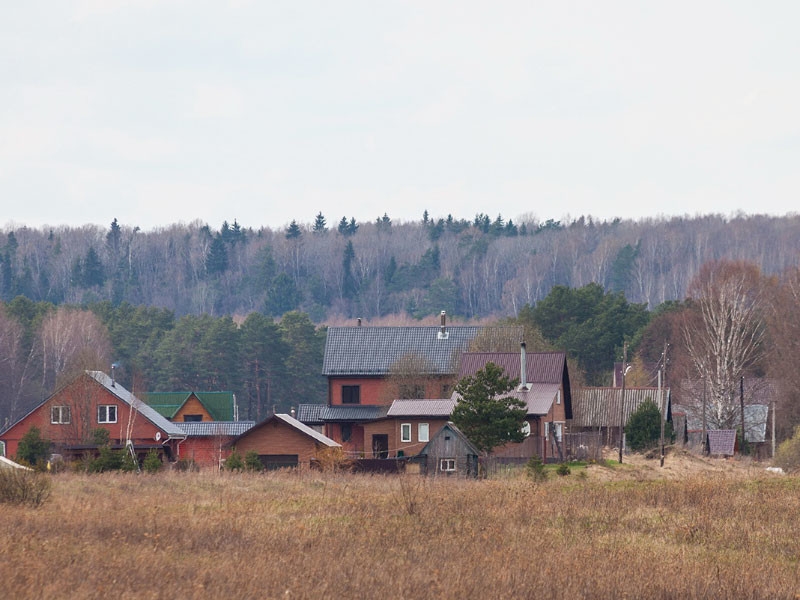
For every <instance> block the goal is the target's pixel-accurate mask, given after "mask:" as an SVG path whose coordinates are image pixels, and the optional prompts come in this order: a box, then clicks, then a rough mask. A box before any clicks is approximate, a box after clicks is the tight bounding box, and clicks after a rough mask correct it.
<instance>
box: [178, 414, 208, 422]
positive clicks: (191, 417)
mask: <svg viewBox="0 0 800 600" xmlns="http://www.w3.org/2000/svg"><path fill="white" fill-rule="evenodd" d="M202 420H203V415H183V422H184V423H197V422H198V421H202Z"/></svg>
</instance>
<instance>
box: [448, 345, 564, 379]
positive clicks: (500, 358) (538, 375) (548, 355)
mask: <svg viewBox="0 0 800 600" xmlns="http://www.w3.org/2000/svg"><path fill="white" fill-rule="evenodd" d="M490 362H491V363H494V364H496V365H497V366H498V367H502V369H503V370H504V371H505V372H506V375H508V377H511V378H512V379H520V380H521V377H520V374H521V372H522V369H521V365H522V361H521V356H520V353H519V352H465V353H464V354H463V355H462V356H461V366H460V368H459V370H458V376H459V378H461V377H466V376H468V375H475V373H477V372H478V371H480V370H481V369H483V368H484V367H485V366H486V364H487V363H490ZM566 362H567V354H566V353H565V352H527V353H526V354H525V373H526V381H527V382H528V383H557V384H560V383H561V382H562V380H563V378H564V369H565V366H566Z"/></svg>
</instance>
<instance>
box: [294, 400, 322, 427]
mask: <svg viewBox="0 0 800 600" xmlns="http://www.w3.org/2000/svg"><path fill="white" fill-rule="evenodd" d="M324 408H327V407H326V406H325V405H324V404H298V405H297V420H298V421H300V422H301V423H305V424H306V425H322V424H323V423H324V421H323V420H322V417H321V416H320V414H321V413H322V409H324Z"/></svg>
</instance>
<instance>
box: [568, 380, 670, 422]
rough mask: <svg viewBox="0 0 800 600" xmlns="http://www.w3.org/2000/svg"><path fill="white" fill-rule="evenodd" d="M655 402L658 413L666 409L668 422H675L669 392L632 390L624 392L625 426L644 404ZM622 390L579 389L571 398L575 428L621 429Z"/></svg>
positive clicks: (666, 389)
mask: <svg viewBox="0 0 800 600" xmlns="http://www.w3.org/2000/svg"><path fill="white" fill-rule="evenodd" d="M648 399H650V400H652V401H653V402H654V403H655V405H656V406H658V408H659V410H661V411H662V413H663V411H664V409H665V406H666V416H667V420H668V421H669V420H671V419H672V407H671V403H670V390H669V388H662V390H661V395H660V396H659V391H658V388H652V387H633V388H625V405H624V407H623V408H624V414H623V418H624V422H625V423H627V422H628V419H630V416H631V414H633V413H634V412H635V411H636V409H638V408H639V406H641V404H642V403H643V402H644V401H645V400H648ZM621 400H622V388H611V387H589V388H578V389H577V390H575V392H574V393H573V394H572V422H571V425H572V426H573V427H618V426H619V414H620V405H619V403H620V401H621Z"/></svg>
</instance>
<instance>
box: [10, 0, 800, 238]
mask: <svg viewBox="0 0 800 600" xmlns="http://www.w3.org/2000/svg"><path fill="white" fill-rule="evenodd" d="M798 23H800V3H797V2H794V1H785V2H781V1H777V0H776V1H774V2H769V3H762V2H736V1H732V0H725V1H719V2H713V1H706V2H703V1H700V2H697V1H673V2H658V3H656V2H641V1H640V0H636V1H630V2H613V1H609V2H597V1H586V2H573V1H566V0H559V1H557V2H553V1H547V2H544V1H542V2H537V1H531V0H525V1H520V2H473V1H465V0H461V1H458V2H430V1H425V2H391V1H380V2H375V1H374V0H367V1H363V2H349V1H341V2H338V1H337V2H330V1H324V2H306V1H302V0H289V1H285V2H283V1H281V2H277V1H271V2H268V1H253V2H247V1H230V2H222V1H216V2H203V1H197V0H192V1H178V0H175V1H168V0H156V1H152V2H150V1H141V2H137V1H123V0H83V1H68V0H59V1H58V2H52V1H38V0H30V1H25V2H5V3H4V7H3V18H2V22H0V54H2V56H3V59H2V60H0V227H4V226H8V225H9V224H16V225H29V226H35V227H40V226H44V225H62V224H63V225H80V224H84V223H97V224H102V225H107V224H108V223H109V222H110V221H111V220H112V219H113V218H115V217H116V218H117V219H119V221H120V222H121V223H122V224H123V225H139V226H140V227H142V228H143V229H151V228H154V227H158V226H160V225H167V224H170V223H175V222H179V221H183V222H189V221H193V220H195V219H200V220H202V221H204V222H207V223H208V224H209V225H211V226H212V227H218V226H219V225H220V224H221V223H222V221H223V220H228V221H231V222H232V221H233V220H234V219H237V220H238V221H239V223H240V224H242V225H245V226H252V227H258V226H260V225H267V226H274V227H278V226H282V225H285V224H286V223H288V222H289V221H290V220H292V219H297V220H298V221H301V222H311V221H312V220H313V217H314V215H315V214H316V213H317V212H319V211H322V212H323V213H324V214H325V215H326V216H327V218H328V221H329V223H332V222H335V221H338V219H340V218H341V216H343V215H347V216H348V217H349V216H355V217H356V219H357V220H368V219H369V220H372V219H374V218H375V217H377V216H379V215H382V214H383V213H384V212H386V213H388V214H389V216H390V217H392V218H393V219H395V220H411V219H418V218H420V216H421V214H422V212H423V210H425V209H427V210H428V211H429V212H430V213H431V214H432V215H435V216H443V215H446V214H447V213H453V215H454V216H456V217H464V218H471V217H472V216H474V214H475V213H477V212H486V213H489V214H491V215H493V216H494V215H496V214H497V213H502V214H503V216H504V217H506V218H508V217H511V218H517V217H519V216H520V215H532V216H536V217H537V218H539V219H542V220H544V219H548V218H556V219H559V218H564V217H565V216H567V215H570V216H572V217H577V216H579V215H582V214H585V215H593V216H595V217H599V218H611V217H615V216H620V217H629V218H640V217H645V216H656V215H662V214H663V215H672V214H690V215H694V214H698V213H709V212H714V213H723V214H731V213H734V212H737V211H744V212H745V213H773V214H785V213H787V212H794V211H796V210H797V197H798V191H800V169H798V165H799V164H800V36H798V35H797V31H796V29H797V24H798Z"/></svg>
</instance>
